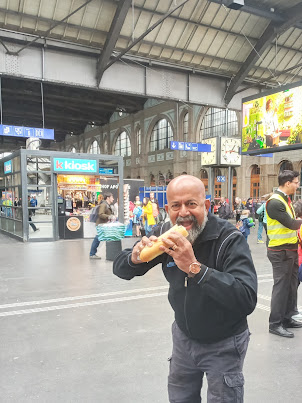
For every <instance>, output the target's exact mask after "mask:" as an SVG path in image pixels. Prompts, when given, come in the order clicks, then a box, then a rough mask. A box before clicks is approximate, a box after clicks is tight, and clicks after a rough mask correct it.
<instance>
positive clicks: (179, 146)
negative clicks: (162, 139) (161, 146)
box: [170, 141, 211, 153]
mask: <svg viewBox="0 0 302 403" xmlns="http://www.w3.org/2000/svg"><path fill="white" fill-rule="evenodd" d="M170 149H171V150H178V151H196V152H204V153H210V152H211V144H202V143H186V142H183V141H170Z"/></svg>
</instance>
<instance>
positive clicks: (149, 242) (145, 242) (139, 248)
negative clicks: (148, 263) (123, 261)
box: [131, 235, 157, 264]
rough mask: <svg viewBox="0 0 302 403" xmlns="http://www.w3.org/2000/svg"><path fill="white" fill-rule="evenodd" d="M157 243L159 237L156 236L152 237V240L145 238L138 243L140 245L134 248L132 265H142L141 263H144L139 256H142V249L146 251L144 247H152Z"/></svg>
mask: <svg viewBox="0 0 302 403" xmlns="http://www.w3.org/2000/svg"><path fill="white" fill-rule="evenodd" d="M156 241H157V237H156V236H154V235H152V236H150V238H148V237H146V236H143V237H142V239H141V241H140V242H138V243H137V244H136V245H135V246H134V248H133V250H132V255H131V261H132V263H134V264H140V263H142V261H141V260H140V258H139V255H140V253H141V251H142V249H144V247H145V246H146V245H148V246H152V245H153V243H154V242H156Z"/></svg>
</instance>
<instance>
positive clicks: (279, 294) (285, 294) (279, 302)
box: [266, 170, 302, 337]
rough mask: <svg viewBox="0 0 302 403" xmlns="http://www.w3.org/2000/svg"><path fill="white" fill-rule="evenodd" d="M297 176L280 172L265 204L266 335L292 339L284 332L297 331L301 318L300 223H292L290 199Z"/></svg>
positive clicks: (292, 212) (285, 171)
mask: <svg viewBox="0 0 302 403" xmlns="http://www.w3.org/2000/svg"><path fill="white" fill-rule="evenodd" d="M298 177H299V173H298V172H297V171H290V170H284V171H283V172H281V173H280V174H279V176H278V183H279V187H278V189H277V190H276V192H275V193H273V195H272V196H271V197H270V198H269V199H268V201H267V202H266V215H267V235H268V237H269V243H268V248H267V257H268V259H269V260H270V262H271V264H272V267H273V278H274V285H273V290H272V299H271V313H270V317H269V332H270V333H273V334H276V335H277V336H282V337H294V333H293V332H290V331H288V330H287V329H288V328H300V327H302V322H299V321H298V320H297V319H302V315H301V314H299V312H298V311H297V289H298V238H297V230H298V229H299V228H300V225H301V224H302V220H296V218H295V212H294V209H293V207H292V205H291V199H290V197H289V196H290V195H293V194H294V193H295V192H296V190H297V188H298V187H299V184H300V182H299V179H298Z"/></svg>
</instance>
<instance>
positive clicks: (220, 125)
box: [199, 108, 238, 140]
mask: <svg viewBox="0 0 302 403" xmlns="http://www.w3.org/2000/svg"><path fill="white" fill-rule="evenodd" d="M237 135H238V121H237V116H236V112H235V111H230V110H229V109H218V108H209V109H208V111H207V113H206V114H205V117H204V119H203V122H202V125H201V128H200V135H199V138H200V140H203V139H208V138H210V137H222V136H226V137H232V136H237Z"/></svg>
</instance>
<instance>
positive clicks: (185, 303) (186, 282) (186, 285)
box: [184, 276, 191, 337]
mask: <svg viewBox="0 0 302 403" xmlns="http://www.w3.org/2000/svg"><path fill="white" fill-rule="evenodd" d="M187 295H188V276H186V277H185V301H184V315H185V321H186V328H187V331H188V334H189V335H190V337H191V332H190V329H189V325H188V318H187V313H186V307H187Z"/></svg>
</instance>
